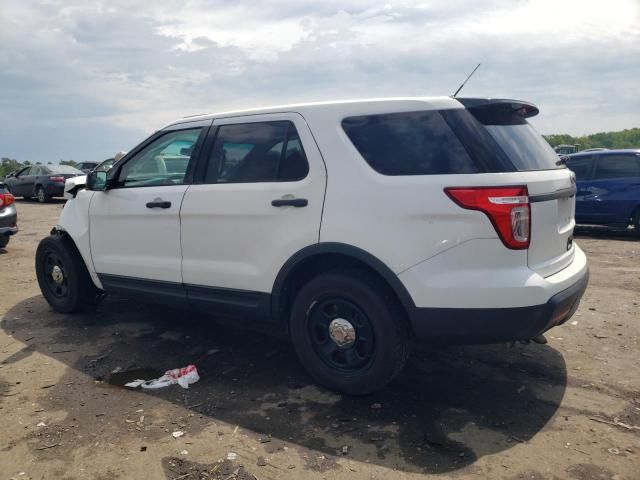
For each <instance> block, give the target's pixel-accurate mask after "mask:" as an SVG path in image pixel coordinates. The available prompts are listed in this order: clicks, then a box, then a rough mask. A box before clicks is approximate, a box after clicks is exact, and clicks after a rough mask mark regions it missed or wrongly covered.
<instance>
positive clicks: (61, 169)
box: [48, 165, 84, 175]
mask: <svg viewBox="0 0 640 480" xmlns="http://www.w3.org/2000/svg"><path fill="white" fill-rule="evenodd" d="M48 168H49V170H50V171H51V173H75V174H77V175H84V173H83V172H82V171H81V170H78V169H77V168H75V167H72V166H70V165H52V166H50V167H48Z"/></svg>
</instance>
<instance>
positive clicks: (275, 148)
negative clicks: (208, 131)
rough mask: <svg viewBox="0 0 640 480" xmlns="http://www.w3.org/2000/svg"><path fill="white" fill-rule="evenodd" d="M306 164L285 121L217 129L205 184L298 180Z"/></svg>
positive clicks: (295, 133)
mask: <svg viewBox="0 0 640 480" xmlns="http://www.w3.org/2000/svg"><path fill="white" fill-rule="evenodd" d="M308 172H309V164H308V162H307V157H306V156H305V153H304V150H303V148H302V145H301V143H300V138H299V136H298V132H297V131H296V128H295V126H294V125H293V123H292V122H289V121H276V122H255V123H239V124H231V125H222V126H220V128H219V130H218V133H217V135H216V140H215V143H214V145H213V150H212V152H211V156H210V158H209V162H208V166H207V173H206V176H205V182H206V183H254V182H291V181H296V180H302V179H303V178H304V177H306V176H307V173H308Z"/></svg>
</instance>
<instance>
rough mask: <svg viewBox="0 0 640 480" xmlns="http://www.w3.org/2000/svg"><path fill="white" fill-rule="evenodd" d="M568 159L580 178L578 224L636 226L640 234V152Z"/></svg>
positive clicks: (594, 153) (587, 154)
mask: <svg viewBox="0 0 640 480" xmlns="http://www.w3.org/2000/svg"><path fill="white" fill-rule="evenodd" d="M564 158H565V159H566V160H565V161H566V165H567V167H569V169H571V170H572V171H573V172H574V173H575V174H576V180H577V182H576V183H577V188H578V191H577V193H576V223H578V224H583V225H606V226H609V227H615V228H627V227H628V226H629V225H633V226H634V227H635V231H636V233H640V149H638V150H600V151H589V152H580V153H576V154H573V155H568V156H566V157H564Z"/></svg>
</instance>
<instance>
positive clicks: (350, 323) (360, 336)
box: [306, 297, 375, 371]
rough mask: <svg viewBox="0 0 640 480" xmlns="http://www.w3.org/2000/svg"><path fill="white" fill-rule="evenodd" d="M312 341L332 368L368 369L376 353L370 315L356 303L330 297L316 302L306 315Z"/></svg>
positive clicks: (316, 349) (317, 351)
mask: <svg viewBox="0 0 640 480" xmlns="http://www.w3.org/2000/svg"><path fill="white" fill-rule="evenodd" d="M306 323H307V329H308V330H309V337H310V339H311V344H312V345H313V348H314V350H315V352H316V354H317V355H318V357H320V358H321V359H322V361H323V362H325V363H326V364H327V365H329V366H330V367H332V368H337V369H344V370H348V371H357V370H359V369H362V368H366V367H367V366H368V365H369V364H370V363H371V360H372V359H373V355H374V353H375V348H374V347H375V338H374V333H373V328H372V326H371V323H370V322H369V319H368V318H367V315H366V314H365V313H364V312H363V311H362V309H361V308H360V307H358V306H357V305H356V304H354V303H353V302H351V301H349V300H346V299H344V298H339V297H329V298H326V299H323V300H319V301H317V302H316V303H314V304H313V306H312V307H311V309H310V311H309V313H307V317H306Z"/></svg>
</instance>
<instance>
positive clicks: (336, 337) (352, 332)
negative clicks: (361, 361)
mask: <svg viewBox="0 0 640 480" xmlns="http://www.w3.org/2000/svg"><path fill="white" fill-rule="evenodd" d="M329 336H330V337H331V340H333V341H334V343H335V344H336V345H337V346H338V347H340V348H349V347H351V346H352V345H353V344H354V343H355V341H356V329H355V328H354V326H353V325H351V323H350V322H349V321H348V320H345V319H344V318H334V319H333V320H331V323H330V324H329Z"/></svg>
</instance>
